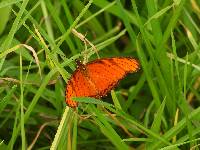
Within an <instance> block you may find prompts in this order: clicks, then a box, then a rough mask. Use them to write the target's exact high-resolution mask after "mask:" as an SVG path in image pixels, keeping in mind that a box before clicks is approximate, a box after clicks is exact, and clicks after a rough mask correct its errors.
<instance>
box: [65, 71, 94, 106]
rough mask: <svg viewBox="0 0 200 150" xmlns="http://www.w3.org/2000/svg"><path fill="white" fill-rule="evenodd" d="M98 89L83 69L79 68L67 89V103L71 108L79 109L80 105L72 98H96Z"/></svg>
mask: <svg viewBox="0 0 200 150" xmlns="http://www.w3.org/2000/svg"><path fill="white" fill-rule="evenodd" d="M95 95H96V89H95V87H94V85H93V83H91V82H90V80H89V78H88V77H87V75H86V74H84V72H83V70H81V68H78V69H77V70H76V71H75V72H74V73H73V75H72V77H71V78H70V79H69V81H68V83H67V88H66V103H67V105H68V106H70V107H77V106H78V103H77V102H75V101H73V100H71V98H72V97H81V96H83V97H94V96H95Z"/></svg>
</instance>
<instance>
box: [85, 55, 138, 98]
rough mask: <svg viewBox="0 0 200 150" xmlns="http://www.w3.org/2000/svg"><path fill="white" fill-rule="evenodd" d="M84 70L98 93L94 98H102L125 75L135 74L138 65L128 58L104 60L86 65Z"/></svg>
mask: <svg viewBox="0 0 200 150" xmlns="http://www.w3.org/2000/svg"><path fill="white" fill-rule="evenodd" d="M86 69H87V71H88V73H89V77H90V79H91V81H92V82H93V83H94V85H95V86H96V89H97V91H98V93H97V96H96V97H102V96H105V95H106V94H107V93H108V92H109V91H110V90H111V89H113V88H114V87H115V86H116V85H117V83H118V82H119V80H121V79H122V78H124V76H125V75H126V74H128V73H131V72H136V71H137V70H138V69H139V63H138V61H137V60H136V59H133V58H129V57H115V58H104V59H98V60H95V61H92V62H90V63H88V64H87V65H86Z"/></svg>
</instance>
